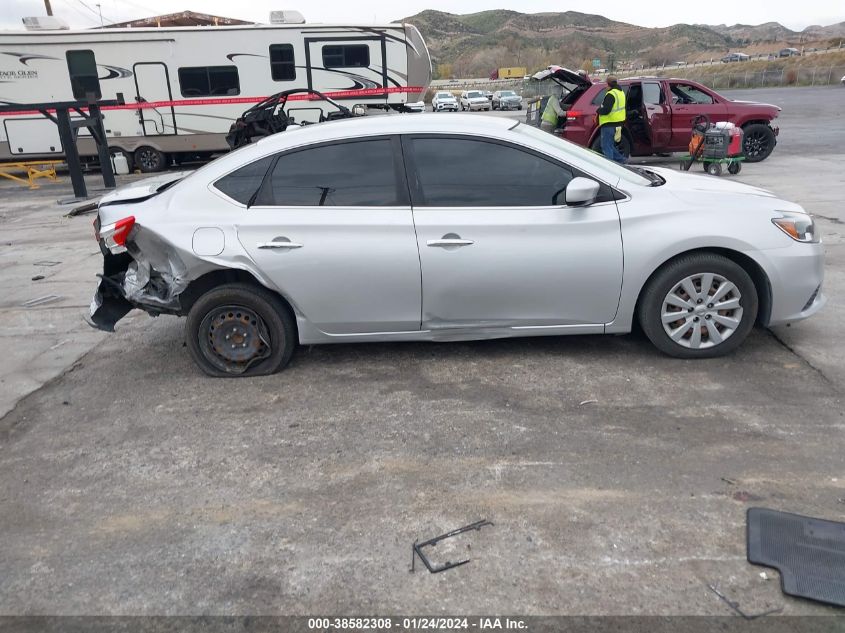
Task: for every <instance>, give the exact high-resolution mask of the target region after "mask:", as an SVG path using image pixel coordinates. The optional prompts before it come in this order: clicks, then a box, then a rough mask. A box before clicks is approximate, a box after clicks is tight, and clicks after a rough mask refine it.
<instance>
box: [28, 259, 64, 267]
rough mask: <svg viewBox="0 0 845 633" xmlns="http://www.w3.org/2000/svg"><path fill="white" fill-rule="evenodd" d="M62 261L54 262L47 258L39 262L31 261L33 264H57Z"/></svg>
mask: <svg viewBox="0 0 845 633" xmlns="http://www.w3.org/2000/svg"><path fill="white" fill-rule="evenodd" d="M61 263H62V262H54V261H52V260H49V259H42V260H41V261H40V262H33V264H32V265H33V266H58V265H59V264H61Z"/></svg>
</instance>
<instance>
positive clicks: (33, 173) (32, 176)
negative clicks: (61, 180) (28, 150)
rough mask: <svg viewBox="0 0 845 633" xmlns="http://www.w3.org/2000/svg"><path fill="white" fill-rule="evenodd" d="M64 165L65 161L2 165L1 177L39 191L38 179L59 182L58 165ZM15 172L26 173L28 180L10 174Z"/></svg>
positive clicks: (0, 166) (0, 169) (33, 161)
mask: <svg viewBox="0 0 845 633" xmlns="http://www.w3.org/2000/svg"><path fill="white" fill-rule="evenodd" d="M62 163H64V161H61V160H30V161H22V162H18V163H0V177H3V178H8V179H9V180H14V181H16V182H21V183H23V184H25V185H29V188H30V189H38V184H36V182H35V180H36V179H38V178H49V179H50V180H58V178H57V176H56V165H61V164H62ZM15 171H23V172H26V178H24V177H22V176H17V175H15V174H13V173H10V172H15Z"/></svg>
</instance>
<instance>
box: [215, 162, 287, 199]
mask: <svg viewBox="0 0 845 633" xmlns="http://www.w3.org/2000/svg"><path fill="white" fill-rule="evenodd" d="M272 162H273V157H272V156H267V157H266V158H262V159H261V160H257V161H255V162H254V163H250V164H249V165H246V166H244V167H241V168H240V169H238V170H237V171H233V172H232V173H231V174H229V175H227V176H223V177H222V178H221V179H220V180H218V181H217V182H215V183H214V186H215V187H216V188H217V189H219V190H220V191H222V192H223V193H225V194H226V195H227V196H229V197H230V198H232V199H233V200H237V201H238V202H240V203H241V204H249V199H250V198H251V197H252V196H253V194H255V192H256V191H258V188H259V187H260V186H261V181H262V180H264V175H265V174H266V173H267V170H268V169H269V168H270V163H272Z"/></svg>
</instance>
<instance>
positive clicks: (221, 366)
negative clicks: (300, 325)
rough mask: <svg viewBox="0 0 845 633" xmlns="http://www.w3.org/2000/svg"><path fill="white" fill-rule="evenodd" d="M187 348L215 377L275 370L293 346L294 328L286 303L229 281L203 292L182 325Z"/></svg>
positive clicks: (287, 358) (261, 290)
mask: <svg viewBox="0 0 845 633" xmlns="http://www.w3.org/2000/svg"><path fill="white" fill-rule="evenodd" d="M185 340H186V343H187V346H188V351H190V353H191V357H193V359H194V361H195V362H196V363H197V365H198V366H199V368H200V369H201V370H202V371H203V372H205V373H206V374H208V375H209V376H215V377H226V378H238V377H246V376H266V375H269V374H273V373H276V372H277V371H279V370H280V369H282V368H283V367H284V366H285V365H287V364H288V362H289V361H290V358H291V356H292V355H293V350H294V348H295V347H296V342H297V338H296V326H295V324H294V320H293V317H292V316H291V314H290V311H289V310H288V308H287V306H285V305H284V303H283V302H282V301H281V299H279V297H277V296H276V295H275V294H273V293H272V292H270V291H269V290H267V289H266V288H263V287H261V286H257V285H249V284H243V283H231V284H224V285H221V286H218V287H217V288H215V289H213V290H210V291H208V292H207V293H205V294H204V295H202V296H201V297H200V298H199V299H197V301H196V302H195V303H194V305H193V306H192V307H191V310H190V312H189V313H188V319H187V323H186V324H185Z"/></svg>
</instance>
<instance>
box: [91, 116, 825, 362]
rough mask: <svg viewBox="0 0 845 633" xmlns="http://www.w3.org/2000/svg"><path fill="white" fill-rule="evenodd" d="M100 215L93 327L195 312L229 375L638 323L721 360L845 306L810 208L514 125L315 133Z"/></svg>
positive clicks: (130, 195)
mask: <svg viewBox="0 0 845 633" xmlns="http://www.w3.org/2000/svg"><path fill="white" fill-rule="evenodd" d="M95 227H96V230H97V239H98V240H99V241H100V246H101V250H102V252H103V256H104V271H103V275H102V278H101V280H100V282H99V287H98V289H97V293H96V296H95V298H94V301H93V302H92V305H91V318H92V321H93V323H94V324H95V325H97V327H100V328H102V329H106V330H112V331H113V329H114V324H115V322H117V321H118V320H119V319H120V318H122V317H123V316H124V315H125V314H127V313H128V312H129V311H130V310H132V309H133V308H138V309H141V310H144V311H146V312H148V313H150V314H152V315H158V314H173V315H179V316H185V317H187V323H186V328H185V332H186V344H187V348H188V350H189V352H190V353H191V355H192V356H193V358H194V360H195V361H196V362H197V364H198V365H199V366H200V368H201V369H202V370H203V371H205V372H207V373H208V374H211V375H215V376H250V375H261V374H268V373H273V372H275V371H278V370H279V369H281V368H282V367H284V366H285V364H286V363H287V362H288V360H289V359H290V357H291V354H292V353H293V351H294V349H295V348H296V346H297V345H298V344H304V345H312V344H318V343H340V342H343V343H351V342H362V343H363V342H366V341H458V340H474V339H492V338H506V337H518V336H552V335H561V334H603V333H606V334H624V333H627V332H630V331H631V329H632V327H634V323H639V325H640V326H641V327H642V329H643V330H644V332H645V334H646V335H647V336H648V337H649V339H650V340H651V341H652V342H653V343H654V345H655V346H656V347H657V348H658V349H660V350H662V351H663V352H665V353H667V354H670V355H672V356H677V357H681V358H708V357H713V356H720V355H722V354H726V353H728V352H731V351H732V350H734V349H736V348H737V347H738V346H739V345H740V344H741V343H742V341H743V340H744V339H745V337H746V336H747V335H748V334H749V332H750V331H751V329H752V328H753V327H754V325H755V324H761V325H764V326H767V325H778V324H784V323H791V322H795V321H800V320H801V319H805V318H807V317H809V316H811V315H813V314H815V313H816V312H817V311H818V310H819V309H820V308H821V307H822V306H823V305H824V303H825V296H824V294H823V292H822V277H823V270H824V261H823V249H822V245H821V243H820V240H819V234H818V233H817V231H816V227H815V225H814V223H813V219H812V217H811V216H810V215H809V214H808V213H807V212H806V211H805V210H804V209H803V208H801V207H800V206H799V205H797V204H795V203H792V202H787V201H785V200H782V199H779V198H778V197H776V196H775V195H774V194H772V193H770V192H768V191H765V190H763V189H758V188H756V187H750V186H748V185H743V184H740V183H736V182H730V181H727V180H721V179H719V178H711V177H709V176H704V175H692V174H686V173H679V172H677V171H674V170H671V169H665V168H658V167H654V168H644V167H630V168H629V167H623V166H621V165H618V164H616V163H614V162H611V161H609V160H607V159H605V158H604V157H602V156H599V155H597V154H595V153H593V152H591V151H589V150H587V149H584V148H582V147H578V146H577V145H575V144H573V143H570V142H568V141H564V140H561V139H559V138H557V137H555V136H552V135H551V134H547V133H545V132H541V131H540V130H538V129H536V128H533V127H531V126H529V125H525V124H522V123H516V122H514V120H513V119H510V118H498V117H489V116H472V115H457V114H454V115H449V114H446V115H444V114H439V115H437V116H434V115H433V114H421V115H420V116H418V117H400V116H394V117H391V116H381V117H361V118H356V119H347V120H343V121H337V122H330V123H323V124H320V125H311V126H306V127H302V128H296V129H295V130H293V131H288V132H284V133H281V134H274V135H272V136H269V137H267V138H265V139H263V140H261V141H259V142H258V143H254V144H252V145H248V146H246V147H243V148H241V149H239V150H237V151H234V152H231V153H229V154H226V155H224V156H222V157H221V158H218V159H217V160H215V161H213V162H211V163H209V164H208V165H205V166H204V167H202V168H200V169H198V170H197V171H195V172H193V173H191V174H189V175H187V176H185V174H167V175H164V176H159V177H158V178H157V179H151V180H142V181H137V182H134V183H132V184H130V185H128V186H126V187H124V188H122V189H119V190H117V191H114V192H112V193H108V194H106V195H105V196H104V197H103V198H102V199H101V201H100V204H99V210H98V215H97V219H96V221H95ZM124 353H125V354H126V355H127V356H129V357H131V355H132V350H131V349H128V348H126V349H124ZM174 353H176V350H174ZM362 358H365V356H362ZM161 371H168V369H167V368H162V369H161Z"/></svg>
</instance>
